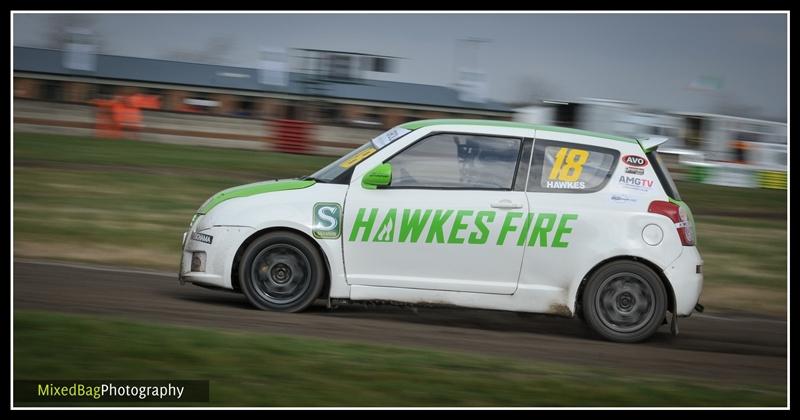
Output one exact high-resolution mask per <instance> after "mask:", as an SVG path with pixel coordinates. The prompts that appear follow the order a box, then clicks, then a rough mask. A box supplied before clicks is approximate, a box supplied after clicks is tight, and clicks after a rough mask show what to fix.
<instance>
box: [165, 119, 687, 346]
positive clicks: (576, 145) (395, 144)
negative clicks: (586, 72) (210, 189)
mask: <svg viewBox="0 0 800 420" xmlns="http://www.w3.org/2000/svg"><path fill="white" fill-rule="evenodd" d="M665 140H666V139H658V138H650V139H638V140H637V139H632V138H625V137H618V136H612V135H605V134H598V133H591V132H586V131H581V130H574V129H568V128H562V127H548V126H538V125H531V124H521V123H513V122H501V121H478V120H424V121H416V122H411V123H406V124H403V125H400V126H397V127H395V128H393V129H391V130H389V131H387V132H385V133H383V134H381V135H380V136H378V137H377V138H375V139H372V140H371V141H369V142H367V143H366V144H364V145H363V146H361V147H359V148H357V149H355V150H353V151H352V152H350V153H349V154H347V155H345V156H343V157H342V158H340V159H339V160H337V161H335V162H333V163H331V164H330V165H328V166H327V167H325V168H323V169H321V170H319V171H318V172H316V173H314V174H313V175H310V176H307V177H303V178H299V179H290V180H278V181H268V182H260V183H255V184H249V185H245V186H240V187H235V188H231V189H228V190H225V191H222V192H220V193H218V194H216V195H215V196H213V197H211V198H210V199H208V201H206V203H204V204H203V205H202V206H201V207H200V209H199V210H198V211H197V213H196V214H195V216H194V218H193V219H192V222H191V226H190V229H189V230H188V231H187V232H186V233H185V234H184V241H183V253H182V260H181V267H180V280H181V283H184V282H190V283H194V284H197V285H202V286H207V287H217V288H224V289H234V290H236V291H240V292H242V293H244V294H245V295H246V296H247V298H248V299H249V301H250V302H251V303H252V304H253V305H255V306H257V307H259V308H262V309H269V310H280V311H290V312H295V311H300V310H303V309H305V308H307V307H308V306H310V305H311V304H313V303H314V301H315V300H317V299H320V298H327V299H329V301H330V300H345V301H394V302H405V303H433V304H448V305H456V306H463V307H472V308H484V309H496V310H509V311H520V312H533V313H546V314H556V315H562V316H569V317H571V316H580V317H581V318H582V319H584V320H585V321H586V323H587V324H588V325H589V326H590V327H591V328H592V330H594V331H595V332H596V333H598V334H599V335H600V336H602V337H605V338H607V339H610V340H614V341H622V342H635V341H641V340H644V339H646V338H648V337H650V336H651V335H652V334H654V333H655V332H656V330H657V329H658V328H659V327H660V326H661V325H663V324H664V323H666V321H667V319H668V318H667V316H668V314H671V316H672V325H673V332H676V331H677V330H676V328H675V325H676V324H675V321H676V319H677V317H678V316H688V315H690V314H691V313H692V312H693V311H694V310H695V308H696V307H698V308H701V307H700V306H699V305H698V299H699V297H700V293H701V290H702V284H703V274H702V269H701V268H702V259H701V258H700V255H699V253H698V251H697V248H696V246H695V233H694V222H693V219H692V216H691V212H690V210H689V208H688V206H687V205H686V204H685V203H683V202H682V201H681V199H680V196H679V195H678V191H677V188H676V187H675V184H674V183H673V181H672V179H671V177H670V175H669V173H668V172H667V170H666V168H665V167H664V166H663V165H662V164H661V162H660V161H659V159H658V155H657V152H656V148H657V147H658V145H659V144H661V143H663V142H664V141H665Z"/></svg>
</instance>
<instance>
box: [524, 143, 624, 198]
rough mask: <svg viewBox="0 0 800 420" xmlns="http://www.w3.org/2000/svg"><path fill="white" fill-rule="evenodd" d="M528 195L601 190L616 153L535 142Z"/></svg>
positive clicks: (583, 145)
mask: <svg viewBox="0 0 800 420" xmlns="http://www.w3.org/2000/svg"><path fill="white" fill-rule="evenodd" d="M533 143H534V144H533V166H532V167H531V172H530V180H529V181H528V191H536V192H554V193H559V192H561V193H563V192H568V193H590V192H595V191H599V190H601V189H603V187H605V186H606V184H608V181H609V179H611V174H612V173H613V172H614V169H615V168H616V166H617V161H618V160H619V151H617V150H614V149H608V148H605V147H597V146H588V145H585V144H576V143H566V142H560V141H551V140H538V139H537V140H534V142H533Z"/></svg>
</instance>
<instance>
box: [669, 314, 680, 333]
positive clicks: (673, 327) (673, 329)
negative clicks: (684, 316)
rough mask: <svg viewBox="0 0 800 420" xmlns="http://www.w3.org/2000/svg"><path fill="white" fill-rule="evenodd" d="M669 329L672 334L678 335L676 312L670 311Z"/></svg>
mask: <svg viewBox="0 0 800 420" xmlns="http://www.w3.org/2000/svg"><path fill="white" fill-rule="evenodd" d="M669 331H670V332H671V333H672V335H678V314H677V313H676V312H674V311H673V312H672V322H670V324H669Z"/></svg>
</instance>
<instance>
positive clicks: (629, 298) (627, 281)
mask: <svg viewBox="0 0 800 420" xmlns="http://www.w3.org/2000/svg"><path fill="white" fill-rule="evenodd" d="M582 307H583V317H584V320H585V321H586V323H587V324H588V325H589V327H590V328H591V329H592V330H593V331H594V332H595V333H597V334H599V335H600V336H602V337H603V338H606V339H608V340H611V341H617V342H623V343H634V342H639V341H643V340H646V339H648V338H650V337H651V336H652V335H653V334H655V332H656V330H658V327H659V326H661V324H662V322H663V320H664V317H665V316H666V310H667V291H666V289H665V288H664V284H663V283H662V282H661V279H660V278H659V277H658V274H656V273H655V272H654V271H653V270H652V269H650V267H648V266H646V265H644V264H641V263H638V262H634V261H615V262H612V263H609V264H608V265H605V266H603V267H602V268H600V269H599V270H597V271H596V272H595V273H594V274H592V276H591V277H590V278H589V280H588V283H587V285H586V289H585V290H584V293H583V298H582Z"/></svg>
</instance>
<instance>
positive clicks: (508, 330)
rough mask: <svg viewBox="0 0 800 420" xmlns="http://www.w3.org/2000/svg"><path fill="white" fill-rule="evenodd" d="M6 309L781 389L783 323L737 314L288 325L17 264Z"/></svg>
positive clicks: (142, 278)
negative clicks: (602, 326) (630, 329)
mask: <svg viewBox="0 0 800 420" xmlns="http://www.w3.org/2000/svg"><path fill="white" fill-rule="evenodd" d="M14 308H15V310H18V309H30V310H45V311H54V312H67V313H79V314H90V315H91V314H93V315H111V316H119V317H124V318H127V319H132V320H137V321H145V322H153V321H155V322H158V323H168V324H175V325H187V326H196V327H214V328H224V329H236V330H247V331H254V332H260V333H269V334H282V335H298V336H311V337H318V338H326V339H340V340H346V341H357V342H365V343H371V344H381V345H400V346H406V347H413V348H426V349H436V350H447V351H458V352H465V353H473V354H484V355H494V356H504V357H513V358H518V359H526V360H535V361H543V362H558V363H567V364H570V365H578V366H590V367H604V368H613V369H615V370H617V371H619V372H625V373H639V374H642V375H648V376H649V375H653V374H658V375H670V376H679V377H684V378H689V379H694V380H698V381H709V380H710V381H725V382H731V383H740V384H750V385H758V384H765V385H785V384H786V383H787V371H786V368H787V358H786V354H787V328H786V327H787V324H786V321H785V319H781V318H766V317H761V316H756V315H747V314H695V315H692V317H690V318H681V319H680V322H679V327H680V334H679V335H678V336H677V337H675V336H672V335H670V333H669V328H668V327H667V326H666V325H665V326H663V327H662V328H661V329H660V330H659V332H658V333H657V334H656V335H655V336H654V337H653V338H652V339H651V340H649V341H648V342H645V343H641V344H618V343H611V342H606V341H602V340H599V339H596V338H594V337H593V336H592V334H591V333H590V331H589V330H588V329H587V328H586V327H585V326H584V325H583V323H582V322H580V321H579V320H577V319H566V318H558V317H551V316H545V315H533V314H518V313H512V312H502V311H485V310H473V309H460V308H432V307H421V308H412V307H406V306H392V305H369V304H367V305H356V304H348V305H340V306H338V307H335V308H334V309H328V308H327V307H325V306H324V305H318V306H315V307H313V308H312V309H311V310H309V311H307V312H304V313H299V314H286V313H277V312H267V311H260V310H257V309H255V308H253V307H252V306H250V304H249V303H248V302H247V300H246V299H245V297H244V296H243V295H240V294H236V293H228V292H224V291H212V290H206V289H203V288H201V287H197V286H192V285H189V284H187V285H184V286H181V285H179V284H178V281H177V276H176V275H172V274H168V273H159V272H150V271H144V270H135V269H132V270H126V269H115V268H103V267H92V266H82V265H77V264H67V263H55V262H43V261H27V260H16V261H15V262H14Z"/></svg>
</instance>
